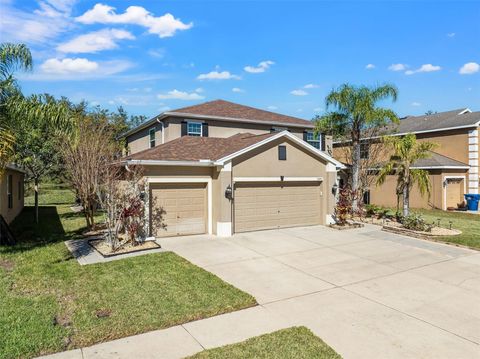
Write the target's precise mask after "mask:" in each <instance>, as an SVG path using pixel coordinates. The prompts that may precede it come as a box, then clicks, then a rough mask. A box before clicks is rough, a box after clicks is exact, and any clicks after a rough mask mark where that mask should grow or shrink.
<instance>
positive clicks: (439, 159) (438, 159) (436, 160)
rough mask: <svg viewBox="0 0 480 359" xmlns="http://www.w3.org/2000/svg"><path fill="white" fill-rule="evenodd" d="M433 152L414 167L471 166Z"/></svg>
mask: <svg viewBox="0 0 480 359" xmlns="http://www.w3.org/2000/svg"><path fill="white" fill-rule="evenodd" d="M430 152H431V156H430V157H429V158H423V159H421V160H418V161H417V162H415V163H414V164H413V166H414V167H469V166H468V164H467V163H463V162H460V161H457V160H454V159H453V158H450V157H447V156H444V155H441V154H439V153H436V152H433V151H430Z"/></svg>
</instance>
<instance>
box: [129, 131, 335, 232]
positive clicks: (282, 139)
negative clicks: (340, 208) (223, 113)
mask: <svg viewBox="0 0 480 359" xmlns="http://www.w3.org/2000/svg"><path fill="white" fill-rule="evenodd" d="M123 163H124V164H125V165H140V166H143V167H144V170H145V171H144V174H145V177H146V181H147V183H148V186H149V194H148V196H147V199H146V202H147V204H146V205H147V208H148V209H149V211H150V212H151V211H152V206H154V207H155V208H161V209H162V212H163V213H164V215H163V223H162V224H163V225H157V224H156V223H154V221H153V220H152V219H150V228H149V232H150V234H151V235H152V236H155V237H165V236H178V235H191V234H202V233H208V234H215V235H218V236H231V235H232V234H233V233H239V232H245V231H255V230H262V229H275V228H283V227H292V226H306V225H316V224H326V223H330V222H331V221H332V215H333V209H334V205H335V188H336V182H337V171H338V170H339V169H340V168H343V165H342V164H341V163H340V162H338V161H336V160H335V159H333V158H332V157H330V156H329V155H328V154H326V153H325V152H323V151H321V150H319V149H317V148H315V147H314V146H312V145H311V144H309V143H308V142H305V141H303V140H302V139H301V138H299V136H296V135H294V134H292V133H291V132H289V131H281V132H267V133H263V134H252V133H237V134H233V135H231V136H229V137H202V136H182V137H179V138H177V139H174V140H172V141H169V142H166V143H164V144H161V145H158V146H155V147H153V148H150V149H147V150H143V151H140V152H137V153H134V154H132V155H130V156H127V157H125V158H124V159H123Z"/></svg>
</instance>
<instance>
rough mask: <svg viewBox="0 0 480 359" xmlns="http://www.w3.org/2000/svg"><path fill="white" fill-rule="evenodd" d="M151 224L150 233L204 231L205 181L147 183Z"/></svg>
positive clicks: (184, 233)
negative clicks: (148, 186) (148, 185)
mask: <svg viewBox="0 0 480 359" xmlns="http://www.w3.org/2000/svg"><path fill="white" fill-rule="evenodd" d="M150 208H151V211H150V225H151V232H152V235H153V236H156V237H167V236H181V235H189V234H202V233H206V223H207V190H206V184H205V183H185V184H153V185H150Z"/></svg>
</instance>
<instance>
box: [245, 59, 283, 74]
mask: <svg viewBox="0 0 480 359" xmlns="http://www.w3.org/2000/svg"><path fill="white" fill-rule="evenodd" d="M274 64H275V62H273V61H271V60H266V61H262V62H260V63H259V64H258V65H257V66H245V67H244V68H243V69H244V70H245V71H247V72H250V73H252V74H258V73H261V72H265V71H266V70H268V69H269V68H270V66H272V65H274Z"/></svg>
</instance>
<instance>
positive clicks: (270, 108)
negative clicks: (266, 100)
mask: <svg viewBox="0 0 480 359" xmlns="http://www.w3.org/2000/svg"><path fill="white" fill-rule="evenodd" d="M267 108H268V109H269V110H278V107H277V106H268V107H267Z"/></svg>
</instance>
